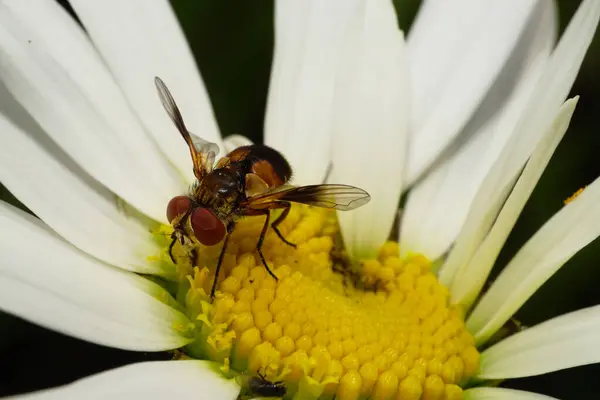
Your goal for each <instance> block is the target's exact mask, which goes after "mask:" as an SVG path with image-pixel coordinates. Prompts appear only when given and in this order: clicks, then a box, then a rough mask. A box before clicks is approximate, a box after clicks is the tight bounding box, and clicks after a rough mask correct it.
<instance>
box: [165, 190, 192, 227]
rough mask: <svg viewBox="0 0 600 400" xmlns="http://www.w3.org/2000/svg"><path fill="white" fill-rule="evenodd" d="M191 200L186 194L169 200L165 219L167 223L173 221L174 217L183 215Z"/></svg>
mask: <svg viewBox="0 0 600 400" xmlns="http://www.w3.org/2000/svg"><path fill="white" fill-rule="evenodd" d="M191 205H192V202H191V201H190V199H188V198H187V197H186V196H176V197H173V198H172V199H171V201H169V205H167V219H168V220H169V223H171V222H173V220H174V219H175V217H177V216H178V215H183V214H185V213H186V212H187V210H189V208H190V207H191Z"/></svg>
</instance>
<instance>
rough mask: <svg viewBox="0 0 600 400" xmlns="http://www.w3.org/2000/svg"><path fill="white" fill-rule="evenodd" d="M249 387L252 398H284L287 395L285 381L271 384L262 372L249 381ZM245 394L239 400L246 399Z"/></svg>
mask: <svg viewBox="0 0 600 400" xmlns="http://www.w3.org/2000/svg"><path fill="white" fill-rule="evenodd" d="M247 386H248V387H247V389H246V391H247V392H249V393H248V394H250V395H251V396H260V397H283V396H285V394H286V393H287V389H286V388H285V384H284V383H283V381H277V382H271V381H270V380H268V379H267V378H266V377H265V376H264V375H263V374H261V373H260V372H257V376H253V377H252V378H250V379H248V382H247ZM243 392H244V391H242V392H241V393H240V395H239V396H238V400H239V399H243V398H244V396H243V395H242V393H243Z"/></svg>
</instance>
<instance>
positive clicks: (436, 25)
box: [407, 0, 539, 183]
mask: <svg viewBox="0 0 600 400" xmlns="http://www.w3.org/2000/svg"><path fill="white" fill-rule="evenodd" d="M538 5H539V1H537V0H528V1H523V0H509V1H506V0H497V1H486V2H481V1H477V0H459V1H453V2H448V1H445V0H435V1H428V2H424V3H423V6H422V8H421V10H420V11H419V14H418V15H417V18H416V20H415V23H414V25H413V27H412V28H411V31H410V32H409V35H408V40H407V50H408V60H409V61H410V67H409V68H410V74H411V80H410V81H411V88H410V95H411V116H412V118H411V132H412V133H411V138H410V148H409V160H408V170H407V179H408V182H409V183H412V182H413V181H414V180H415V179H416V178H418V177H419V176H420V175H421V174H422V173H423V172H424V171H425V170H426V169H427V168H428V166H429V165H430V164H431V163H432V162H433V161H434V160H435V159H436V158H437V157H438V155H439V154H440V152H441V151H443V150H444V149H445V148H446V147H447V146H448V145H449V144H450V143H451V142H452V140H453V139H454V138H456V136H457V135H458V134H459V133H460V132H461V130H462V129H463V128H464V126H465V125H466V123H467V121H468V120H469V119H470V118H471V115H472V114H473V112H474V111H475V110H476V109H477V107H478V106H479V104H480V103H481V101H482V100H483V98H484V96H485V95H486V93H487V92H488V90H489V89H490V88H491V86H492V84H493V82H494V81H495V79H496V77H497V76H498V75H499V74H500V71H501V69H502V67H503V66H504V63H505V62H506V60H508V58H509V57H510V56H511V53H512V51H513V49H514V48H515V46H516V44H517V42H518V40H519V37H520V36H521V34H522V33H523V31H524V30H525V27H526V26H527V24H528V21H529V18H530V17H531V15H532V14H533V13H534V11H535V10H536V6H538Z"/></svg>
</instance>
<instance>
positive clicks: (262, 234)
mask: <svg viewBox="0 0 600 400" xmlns="http://www.w3.org/2000/svg"><path fill="white" fill-rule="evenodd" d="M263 213H264V215H265V224H264V225H263V227H262V230H261V231H260V237H259V238H258V243H257V244H256V250H257V251H258V255H259V256H260V260H261V261H262V263H263V265H264V266H265V268H266V269H267V272H268V273H269V275H271V276H272V277H273V278H274V279H275V280H277V277H276V276H275V274H274V273H273V271H271V269H270V268H269V265H268V264H267V261H266V260H265V256H264V255H263V253H262V245H263V242H264V240H265V235H266V234H267V229H268V228H269V221H270V219H271V213H270V211H269V210H264V211H263ZM280 218H281V216H280ZM280 218H278V220H279V219H280Z"/></svg>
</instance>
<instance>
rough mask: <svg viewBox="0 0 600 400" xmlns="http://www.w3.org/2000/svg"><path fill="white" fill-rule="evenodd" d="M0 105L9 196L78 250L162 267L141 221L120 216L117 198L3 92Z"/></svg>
mask: <svg viewBox="0 0 600 400" xmlns="http://www.w3.org/2000/svg"><path fill="white" fill-rule="evenodd" d="M0 108H1V112H2V114H0V131H2V135H0V181H2V184H3V185H5V186H6V187H7V188H8V190H10V191H11V192H12V194H13V195H15V196H16V197H17V198H18V199H19V200H20V201H21V202H23V203H24V204H25V205H26V206H27V207H28V208H29V209H30V210H32V211H33V212H34V213H35V214H36V215H37V216H38V217H39V218H41V219H42V220H43V221H44V222H45V223H47V224H48V225H49V226H50V227H51V228H52V229H54V230H55V231H56V232H57V233H58V234H60V235H61V236H62V237H63V238H65V239H66V240H68V241H69V242H71V243H72V244H73V245H75V246H76V247H78V248H79V249H81V250H82V251H84V252H86V253H88V254H90V255H92V256H94V257H96V258H98V259H100V260H102V261H105V262H107V263H110V264H112V265H116V266H118V267H120V268H123V269H127V270H130V271H135V272H140V273H145V274H158V275H162V274H165V273H166V272H167V271H166V270H165V269H164V268H162V267H161V265H159V264H158V263H153V262H150V261H148V260H147V257H148V256H150V255H153V254H157V253H158V252H159V249H158V248H157V247H156V246H155V245H154V244H153V243H152V237H151V235H150V233H149V228H148V226H147V225H145V224H143V223H142V222H141V221H140V220H138V219H137V218H133V217H132V216H128V215H126V213H125V209H124V208H123V207H119V199H118V198H117V197H116V196H115V195H114V194H112V193H111V192H110V191H109V190H107V189H106V188H104V187H103V186H102V185H100V184H99V183H98V182H97V181H95V180H94V179H92V178H91V177H90V176H89V175H87V174H86V173H85V172H84V171H82V170H81V169H80V168H79V167H78V166H77V165H75V163H73V162H72V161H70V159H68V157H67V156H66V155H65V154H64V153H62V152H61V151H60V149H59V148H58V147H57V146H56V145H55V144H53V143H52V142H51V141H50V140H49V138H47V137H46V136H45V134H44V132H42V130H41V129H40V127H39V126H38V125H37V124H36V123H35V122H34V121H33V120H32V119H31V117H30V116H29V115H28V114H27V113H26V112H25V111H24V110H23V109H22V108H21V107H20V106H19V105H18V104H17V103H16V102H14V100H11V98H10V95H9V94H8V93H6V92H5V93H4V94H2V92H1V91H0ZM6 115H10V118H8V117H7V116H6ZM61 156H62V159H61V160H58V158H59V157H61Z"/></svg>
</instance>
